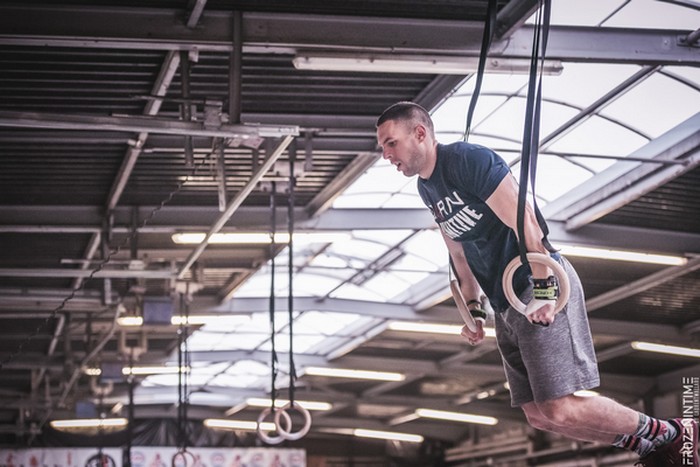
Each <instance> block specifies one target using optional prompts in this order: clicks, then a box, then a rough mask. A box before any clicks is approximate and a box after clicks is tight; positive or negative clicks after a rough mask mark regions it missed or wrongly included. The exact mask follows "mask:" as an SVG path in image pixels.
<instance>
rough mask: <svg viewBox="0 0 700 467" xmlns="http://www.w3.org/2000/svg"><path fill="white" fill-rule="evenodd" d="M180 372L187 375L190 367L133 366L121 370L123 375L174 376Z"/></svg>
mask: <svg viewBox="0 0 700 467" xmlns="http://www.w3.org/2000/svg"><path fill="white" fill-rule="evenodd" d="M181 371H182V373H189V372H190V367H187V366H183V367H177V366H135V367H131V368H130V367H124V368H123V369H122V374H124V375H175V374H178V373H180V372H181Z"/></svg>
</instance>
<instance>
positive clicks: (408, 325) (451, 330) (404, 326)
mask: <svg viewBox="0 0 700 467" xmlns="http://www.w3.org/2000/svg"><path fill="white" fill-rule="evenodd" d="M462 327H463V326H460V325H458V324H436V323H418V322H415V321H392V322H391V323H389V329H390V330H392V331H406V332H424V333H428V334H450V335H453V336H455V335H456V336H459V335H460V333H461V332H462ZM484 335H485V336H486V337H496V330H495V329H494V328H484Z"/></svg>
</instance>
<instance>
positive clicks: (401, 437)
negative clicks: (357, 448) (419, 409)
mask: <svg viewBox="0 0 700 467" xmlns="http://www.w3.org/2000/svg"><path fill="white" fill-rule="evenodd" d="M352 434H353V435H355V436H358V437H360V438H373V439H385V440H390V441H406V442H408V443H422V442H423V437H422V436H421V435H414V434H411V433H397V432H394V431H380V430H367V429H365V428H355V429H354V430H352Z"/></svg>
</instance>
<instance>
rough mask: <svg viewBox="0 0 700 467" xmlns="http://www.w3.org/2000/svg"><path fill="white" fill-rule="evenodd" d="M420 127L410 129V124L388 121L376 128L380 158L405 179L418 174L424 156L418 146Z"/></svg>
mask: <svg viewBox="0 0 700 467" xmlns="http://www.w3.org/2000/svg"><path fill="white" fill-rule="evenodd" d="M421 128H422V127H420V128H418V127H415V128H414V127H412V124H411V123H410V122H402V121H395V120H388V121H386V122H384V123H382V124H381V125H379V127H378V128H377V142H378V143H379V147H381V148H382V157H383V158H384V159H386V160H388V161H389V162H391V164H392V165H394V166H396V170H398V171H400V172H401V173H403V174H404V175H405V176H407V177H412V176H414V175H416V174H418V173H420V171H421V169H422V168H423V164H424V161H425V156H424V155H423V148H422V147H421V145H420V141H421V138H420V134H422V133H421V131H420V129H421Z"/></svg>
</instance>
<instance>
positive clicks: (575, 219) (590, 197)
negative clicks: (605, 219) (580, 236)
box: [542, 112, 700, 249]
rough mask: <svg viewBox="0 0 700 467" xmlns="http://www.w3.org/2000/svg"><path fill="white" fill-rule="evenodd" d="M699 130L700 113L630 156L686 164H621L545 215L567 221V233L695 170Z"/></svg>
mask: <svg viewBox="0 0 700 467" xmlns="http://www.w3.org/2000/svg"><path fill="white" fill-rule="evenodd" d="M698 128H700V112H699V113H697V114H695V115H693V116H692V117H690V118H688V119H687V120H686V121H684V122H683V123H681V124H680V125H678V126H676V127H675V128H673V129H672V130H670V131H668V132H666V133H664V134H663V135H661V136H659V137H658V138H655V139H654V140H652V141H650V142H649V143H648V144H646V145H645V146H643V147H642V148H640V149H638V150H637V151H635V152H633V153H632V154H630V155H631V156H634V157H640V158H644V159H649V160H655V159H659V160H684V161H687V163H686V165H672V166H666V167H658V166H657V165H656V164H643V163H638V164H630V163H628V162H624V161H621V162H618V163H616V164H614V165H612V166H611V167H609V168H607V169H606V170H604V171H602V172H600V173H598V174H597V175H596V176H594V177H593V178H592V179H590V180H588V181H586V183H585V184H583V185H582V186H580V187H577V189H576V190H574V191H572V192H571V193H570V194H567V195H564V196H562V197H560V198H559V199H557V200H556V201H554V202H553V203H550V204H549V205H547V206H545V207H544V208H543V210H542V211H543V214H544V215H545V217H546V218H548V219H556V220H561V221H566V223H567V224H566V227H567V230H573V229H577V228H580V227H582V226H584V225H586V224H588V223H590V222H592V221H594V220H595V219H598V218H600V217H602V216H604V215H605V214H606V213H609V212H611V211H612V210H614V209H616V208H619V207H621V206H624V205H625V204H627V203H629V202H631V201H633V200H635V199H637V198H638V197H640V196H642V195H644V194H646V193H648V192H649V191H651V190H653V189H654V188H656V187H658V186H660V185H662V184H663V183H665V182H667V181H669V180H672V179H674V178H676V177H678V176H680V175H682V174H683V173H685V172H687V171H689V170H692V169H693V168H694V167H697V165H698V164H700V131H698ZM652 249H653V248H652Z"/></svg>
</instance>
